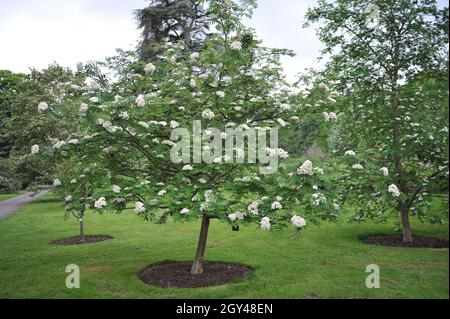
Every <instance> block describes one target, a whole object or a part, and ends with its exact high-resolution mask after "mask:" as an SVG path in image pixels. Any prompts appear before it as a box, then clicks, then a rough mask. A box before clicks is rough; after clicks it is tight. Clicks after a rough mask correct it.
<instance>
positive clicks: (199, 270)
mask: <svg viewBox="0 0 450 319" xmlns="http://www.w3.org/2000/svg"><path fill="white" fill-rule="evenodd" d="M209 219H210V217H209V216H208V215H203V218H202V227H201V229H200V236H199V238H198V246H197V254H196V255H195V260H194V262H193V263H192V268H191V274H193V275H201V274H203V256H204V255H205V248H206V240H207V238H208V228H209Z"/></svg>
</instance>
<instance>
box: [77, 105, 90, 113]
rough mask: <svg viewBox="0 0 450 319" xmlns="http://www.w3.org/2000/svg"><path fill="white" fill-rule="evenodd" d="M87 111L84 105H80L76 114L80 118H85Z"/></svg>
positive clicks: (87, 107) (86, 106) (87, 108)
mask: <svg viewBox="0 0 450 319" xmlns="http://www.w3.org/2000/svg"><path fill="white" fill-rule="evenodd" d="M88 110H89V106H88V105H87V104H86V103H81V104H80V109H79V111H78V113H79V114H80V116H86V114H87V112H88Z"/></svg>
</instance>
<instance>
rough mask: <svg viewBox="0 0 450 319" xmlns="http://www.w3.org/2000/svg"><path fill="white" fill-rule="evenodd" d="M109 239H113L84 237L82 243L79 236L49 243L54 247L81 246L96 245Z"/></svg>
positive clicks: (94, 236) (109, 237)
mask: <svg viewBox="0 0 450 319" xmlns="http://www.w3.org/2000/svg"><path fill="white" fill-rule="evenodd" d="M109 239H113V237H111V236H107V235H92V236H84V241H81V240H80V236H73V237H67V238H63V239H58V240H54V241H52V242H51V243H52V244H54V245H82V244H90V243H96V242H99V241H104V240H109Z"/></svg>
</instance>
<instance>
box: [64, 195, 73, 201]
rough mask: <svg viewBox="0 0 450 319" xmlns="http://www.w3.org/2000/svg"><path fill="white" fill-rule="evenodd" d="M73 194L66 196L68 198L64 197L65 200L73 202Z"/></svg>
mask: <svg viewBox="0 0 450 319" xmlns="http://www.w3.org/2000/svg"><path fill="white" fill-rule="evenodd" d="M72 199H73V198H72V195H67V196H66V198H64V200H65V201H66V202H71V201H72Z"/></svg>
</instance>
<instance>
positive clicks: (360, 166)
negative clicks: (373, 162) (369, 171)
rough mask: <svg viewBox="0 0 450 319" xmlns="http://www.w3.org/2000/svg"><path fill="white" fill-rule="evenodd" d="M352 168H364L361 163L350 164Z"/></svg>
mask: <svg viewBox="0 0 450 319" xmlns="http://www.w3.org/2000/svg"><path fill="white" fill-rule="evenodd" d="M352 168H353V169H364V166H362V165H361V164H354V165H352Z"/></svg>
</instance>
